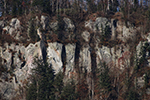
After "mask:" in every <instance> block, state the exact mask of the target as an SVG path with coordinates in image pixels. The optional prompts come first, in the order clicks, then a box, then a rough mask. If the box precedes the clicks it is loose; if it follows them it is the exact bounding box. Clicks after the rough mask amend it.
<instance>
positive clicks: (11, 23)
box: [0, 15, 150, 100]
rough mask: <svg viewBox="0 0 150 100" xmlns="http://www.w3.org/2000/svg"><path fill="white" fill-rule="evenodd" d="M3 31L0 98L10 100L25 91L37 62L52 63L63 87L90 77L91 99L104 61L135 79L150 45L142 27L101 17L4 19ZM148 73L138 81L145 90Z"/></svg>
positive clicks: (118, 71) (1, 23)
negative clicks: (137, 62)
mask: <svg viewBox="0 0 150 100" xmlns="http://www.w3.org/2000/svg"><path fill="white" fill-rule="evenodd" d="M0 28H1V32H0V33H1V46H0V58H1V72H0V94H1V96H2V97H3V98H5V99H7V100H11V99H12V98H14V97H15V96H17V95H19V96H20V95H21V94H22V92H23V91H25V88H24V87H25V86H26V83H27V82H28V81H29V78H30V75H31V74H32V71H31V70H32V69H33V68H35V67H36V66H35V65H34V59H35V58H36V57H37V58H39V59H43V60H47V62H48V63H49V64H52V68H53V69H54V72H55V74H57V73H58V72H59V71H62V72H63V73H64V75H65V79H64V82H66V81H67V80H68V79H69V78H71V77H73V76H74V77H75V79H79V78H81V77H83V76H82V75H81V73H86V77H85V78H86V81H87V84H88V87H89V91H92V95H90V96H91V98H92V96H93V95H94V88H95V87H94V83H95V82H94V81H95V80H94V75H95V74H96V69H97V68H100V67H101V66H102V63H103V62H106V64H107V65H108V67H109V68H110V69H111V71H112V72H114V73H115V74H117V75H118V76H119V75H123V73H124V72H125V71H126V69H127V68H131V70H130V74H131V75H132V74H133V73H134V66H135V63H134V62H135V60H136V57H137V58H138V59H140V58H141V56H140V52H141V51H142V50H141V48H142V47H143V46H144V44H145V43H148V46H149V43H150V34H148V33H147V34H144V33H142V32H143V28H142V27H141V26H139V27H136V26H134V25H132V24H130V23H127V25H126V24H125V22H123V21H121V20H119V19H117V18H104V17H96V18H95V19H94V20H93V19H88V20H84V21H83V22H81V23H78V24H77V23H75V22H73V21H72V20H71V19H70V18H67V17H60V18H58V19H57V20H54V19H53V18H51V17H49V16H46V15H41V16H34V17H32V18H30V19H28V18H11V19H4V20H1V21H0ZM145 52H146V61H147V63H146V64H145V66H148V67H149V51H148V50H147V51H145ZM135 55H136V56H135ZM144 74H145V73H142V75H139V76H138V77H136V78H137V85H139V86H141V87H142V86H143V84H144V79H142V77H143V75H144ZM120 78H121V77H120ZM134 78H135V77H134ZM119 81H120V84H122V83H121V82H122V81H121V80H120V79H119ZM147 94H149V88H148V89H147ZM22 99H25V97H24V96H22Z"/></svg>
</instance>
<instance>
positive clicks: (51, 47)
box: [47, 42, 63, 74]
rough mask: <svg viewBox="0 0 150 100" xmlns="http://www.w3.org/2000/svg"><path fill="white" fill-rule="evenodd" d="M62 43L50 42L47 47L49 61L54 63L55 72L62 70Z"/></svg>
mask: <svg viewBox="0 0 150 100" xmlns="http://www.w3.org/2000/svg"><path fill="white" fill-rule="evenodd" d="M61 52H62V44H60V43H57V42H55V43H48V48H47V57H48V59H47V61H48V63H50V64H52V68H53V69H54V72H55V74H57V73H58V72H59V71H62V66H63V63H62V60H61Z"/></svg>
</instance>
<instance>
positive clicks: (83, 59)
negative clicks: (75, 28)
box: [79, 45, 91, 72]
mask: <svg viewBox="0 0 150 100" xmlns="http://www.w3.org/2000/svg"><path fill="white" fill-rule="evenodd" d="M79 66H80V68H81V69H82V71H83V72H85V71H87V72H91V52H90V46H89V45H87V46H85V47H84V48H82V49H81V50H80V58H79Z"/></svg>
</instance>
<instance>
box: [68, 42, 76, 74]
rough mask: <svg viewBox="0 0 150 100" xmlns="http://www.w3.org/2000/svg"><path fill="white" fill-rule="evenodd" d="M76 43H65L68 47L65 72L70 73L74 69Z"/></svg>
mask: <svg viewBox="0 0 150 100" xmlns="http://www.w3.org/2000/svg"><path fill="white" fill-rule="evenodd" d="M75 48H76V45H75V44H67V45H65V49H66V70H65V74H66V75H69V72H72V71H73V70H74V64H75V63H74V60H75Z"/></svg>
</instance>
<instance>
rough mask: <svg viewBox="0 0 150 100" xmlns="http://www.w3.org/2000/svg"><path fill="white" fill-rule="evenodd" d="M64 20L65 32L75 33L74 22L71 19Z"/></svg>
mask: <svg viewBox="0 0 150 100" xmlns="http://www.w3.org/2000/svg"><path fill="white" fill-rule="evenodd" d="M63 20H64V22H65V30H66V31H67V32H73V31H74V29H75V26H74V24H73V22H72V21H71V20H70V19H69V18H66V17H65V18H64V19H63Z"/></svg>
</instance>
